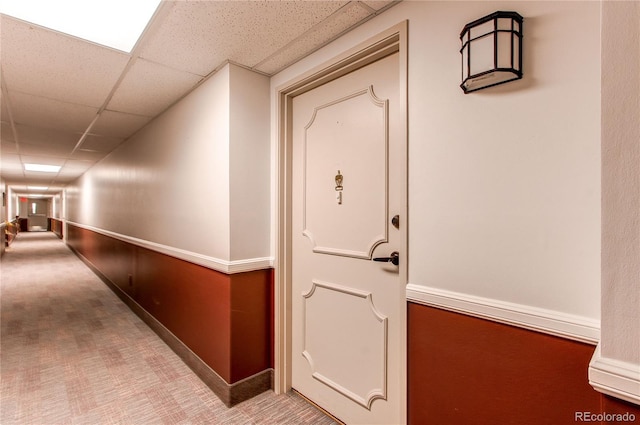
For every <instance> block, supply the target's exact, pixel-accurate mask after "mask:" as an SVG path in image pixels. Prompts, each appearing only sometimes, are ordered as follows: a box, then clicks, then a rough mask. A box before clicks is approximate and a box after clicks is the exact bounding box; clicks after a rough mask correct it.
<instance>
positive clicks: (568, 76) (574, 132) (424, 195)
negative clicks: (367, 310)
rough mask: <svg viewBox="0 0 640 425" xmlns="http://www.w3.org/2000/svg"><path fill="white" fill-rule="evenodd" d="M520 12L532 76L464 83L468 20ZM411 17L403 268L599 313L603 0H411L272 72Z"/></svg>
mask: <svg viewBox="0 0 640 425" xmlns="http://www.w3.org/2000/svg"><path fill="white" fill-rule="evenodd" d="M496 10H514V11H517V12H519V13H520V14H521V15H523V16H524V19H525V21H524V47H523V50H524V65H523V69H524V75H525V77H524V79H523V80H521V81H518V82H513V83H510V84H507V85H504V86H502V87H495V88H492V89H488V90H485V91H480V92H477V93H474V94H468V95H465V94H463V92H462V90H461V89H460V88H459V84H460V75H461V72H460V62H461V59H460V54H459V49H460V40H459V34H460V31H461V29H462V27H463V26H464V25H465V24H466V23H468V22H471V21H473V20H475V19H477V18H480V17H482V16H484V15H487V14H489V13H492V12H494V11H496ZM403 20H408V21H409V54H408V56H409V59H408V60H409V68H408V72H409V75H408V85H409V127H408V128H409V213H410V215H409V224H408V225H409V240H410V244H409V259H408V261H409V281H410V283H412V284H414V285H421V286H424V287H430V288H436V289H439V290H440V289H441V290H446V291H451V292H454V293H461V294H465V295H469V296H474V297H482V298H487V299H491V300H496V301H497V302H506V303H511V304H515V305H520V306H525V307H532V308H535V309H544V310H547V311H555V312H558V313H559V314H561V315H562V314H569V315H573V316H579V317H584V318H586V319H587V320H593V321H597V320H598V319H599V318H600V279H599V277H600V38H599V37H600V34H599V28H600V9H599V4H598V3H597V2H501V3H499V4H496V3H489V2H413V1H409V2H403V3H401V4H399V5H397V6H395V7H393V8H392V9H390V10H388V11H387V12H385V13H384V14H382V15H380V16H378V17H376V18H375V19H373V20H371V21H369V22H367V23H366V24H364V25H362V26H360V27H358V28H357V29H355V30H354V31H352V32H350V33H349V34H346V35H345V36H344V37H342V38H341V39H340V40H338V41H337V42H334V43H332V44H330V45H328V46H326V47H325V48H323V49H322V50H320V51H318V52H316V53H315V54H313V55H311V56H309V57H307V58H305V59H304V60H302V61H300V62H298V63H297V64H295V65H293V66H291V67H290V68H288V69H287V70H285V71H283V72H281V73H280V74H278V75H276V76H275V77H273V78H272V84H271V86H272V140H273V141H274V142H273V143H274V144H275V143H276V142H275V141H276V140H277V137H276V129H277V126H276V123H277V121H276V119H277V117H276V110H277V108H276V106H275V105H276V98H275V96H274V93H275V90H276V89H277V87H279V86H281V85H283V84H285V83H286V82H287V81H290V80H292V79H294V78H295V77H296V76H298V75H301V74H303V73H305V72H306V71H308V70H310V69H312V68H313V67H315V66H318V65H320V64H322V63H324V62H326V61H328V60H330V59H331V58H333V57H335V56H336V55H339V54H340V53H342V52H344V51H346V50H348V49H350V48H352V47H354V46H356V45H358V44H360V43H362V42H364V41H365V40H366V39H367V38H369V37H371V36H373V35H375V34H377V33H379V32H381V31H383V30H385V29H387V28H389V27H391V26H393V25H395V24H397V23H399V22H401V21H403ZM274 149H275V147H274Z"/></svg>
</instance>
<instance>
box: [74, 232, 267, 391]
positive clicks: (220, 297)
mask: <svg viewBox="0 0 640 425" xmlns="http://www.w3.org/2000/svg"><path fill="white" fill-rule="evenodd" d="M67 243H68V245H69V246H70V247H71V248H72V249H74V250H75V251H76V252H78V253H79V254H81V255H82V256H83V257H84V258H85V259H86V260H88V261H89V262H90V263H91V265H92V266H93V267H94V268H95V269H97V270H98V271H99V272H100V274H102V275H103V277H106V278H107V279H108V280H109V281H110V282H111V283H112V284H113V285H115V286H117V287H118V288H119V289H120V290H122V291H123V292H124V293H126V294H127V295H128V296H129V297H130V298H131V299H133V300H134V301H135V302H136V303H137V304H139V305H140V306H141V307H142V308H143V309H144V310H145V311H146V312H147V313H149V314H150V315H151V316H153V318H155V319H156V320H158V321H159V322H160V323H161V324H162V325H163V326H164V327H166V328H167V329H168V330H169V331H171V333H173V334H174V335H175V336H176V337H177V338H178V339H179V340H180V341H181V342H182V343H183V344H184V345H186V346H187V347H188V348H189V349H190V350H191V351H193V352H194V353H195V354H196V355H197V356H198V357H199V358H200V359H201V360H202V361H204V363H206V364H207V365H208V366H209V367H210V368H211V369H213V370H214V371H215V372H216V373H217V374H218V375H219V376H220V377H221V378H222V379H224V380H225V381H226V383H227V384H234V383H236V382H238V381H240V380H243V379H245V378H248V377H250V376H252V375H255V374H258V373H260V372H264V371H265V370H269V369H271V368H273V360H272V359H273V355H272V353H273V329H272V326H273V324H272V316H273V311H272V310H273V279H272V271H271V269H268V270H259V271H252V272H246V273H237V274H231V275H227V274H224V273H220V272H217V271H215V270H212V269H209V268H206V267H202V266H199V265H196V264H192V263H189V262H187V261H183V260H180V259H177V258H174V257H171V256H168V255H165V254H161V253H158V252H155V251H152V250H149V249H146V248H142V247H139V246H136V245H132V244H129V243H126V242H123V241H121V240H118V239H115V238H112V237H109V236H105V235H102V234H100V233H97V232H93V231H90V230H87V229H83V228H80V227H77V226H73V225H68V226H67Z"/></svg>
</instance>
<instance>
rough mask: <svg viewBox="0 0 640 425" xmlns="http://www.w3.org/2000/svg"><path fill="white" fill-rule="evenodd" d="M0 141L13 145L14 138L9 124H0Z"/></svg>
mask: <svg viewBox="0 0 640 425" xmlns="http://www.w3.org/2000/svg"><path fill="white" fill-rule="evenodd" d="M0 139H1V140H2V141H3V142H7V143H8V142H11V143H15V140H16V139H15V137H13V128H12V127H11V124H9V123H8V122H3V123H2V124H1V127H0Z"/></svg>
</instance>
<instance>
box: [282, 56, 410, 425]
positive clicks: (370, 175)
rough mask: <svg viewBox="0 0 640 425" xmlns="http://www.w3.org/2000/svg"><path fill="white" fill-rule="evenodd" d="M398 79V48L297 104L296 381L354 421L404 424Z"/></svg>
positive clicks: (402, 160) (402, 159)
mask: <svg viewBox="0 0 640 425" xmlns="http://www.w3.org/2000/svg"><path fill="white" fill-rule="evenodd" d="M399 81H400V80H399V54H398V53H395V54H393V55H391V56H387V57H385V58H382V59H380V60H378V61H376V62H374V63H372V64H369V65H367V66H366V67H364V68H360V69H359V70H356V71H354V72H351V73H349V74H347V75H345V76H342V77H340V78H339V79H337V80H333V81H330V82H328V83H326V84H324V85H321V86H319V87H317V88H315V89H313V90H311V91H309V92H306V93H304V94H301V95H299V96H297V97H295V98H294V99H293V112H292V113H293V121H292V122H293V124H292V125H293V133H292V134H293V148H292V152H293V156H292V159H293V168H292V180H293V181H292V226H293V227H292V229H293V230H292V283H291V284H292V350H293V351H292V380H291V382H292V387H293V388H294V389H295V390H297V391H299V392H300V393H302V394H303V395H304V396H306V397H307V398H309V399H311V400H312V401H313V402H315V403H316V404H318V405H319V406H321V407H322V408H324V409H325V410H327V411H328V412H330V413H331V414H333V415H334V416H335V417H337V418H338V419H340V420H342V421H344V422H346V423H348V424H396V423H401V422H404V421H405V419H404V412H405V409H404V405H405V403H406V400H405V395H404V394H405V393H404V387H405V382H406V379H405V360H404V358H405V353H406V348H405V344H406V341H405V326H406V301H405V299H406V298H405V284H406V282H405V281H403V280H406V277H405V276H406V273H405V272H404V270H406V264H405V263H406V261H405V262H404V263H403V261H404V260H405V259H406V251H405V249H406V248H405V246H406V197H405V193H406V162H407V158H406V155H407V153H406V152H407V151H406V140H404V136H403V134H404V132H403V131H402V126H403V125H404V123H403V122H402V114H401V107H400V104H399V102H400V100H399V99H400V96H399ZM396 215H397V216H398V221H396V220H393V218H394V216H396ZM392 222H393V223H392ZM396 224H397V226H396ZM394 252H396V253H397V255H398V259H399V264H398V265H395V264H393V263H392V262H380V261H373V259H374V258H378V259H380V258H385V257H388V258H389V259H391V258H392V253H394Z"/></svg>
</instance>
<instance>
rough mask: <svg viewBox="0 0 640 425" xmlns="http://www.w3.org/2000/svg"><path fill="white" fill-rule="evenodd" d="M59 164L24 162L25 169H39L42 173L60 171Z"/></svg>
mask: <svg viewBox="0 0 640 425" xmlns="http://www.w3.org/2000/svg"><path fill="white" fill-rule="evenodd" d="M60 168H61V167H60V166H59V165H47V164H24V169H25V170H26V171H41V172H43V173H57V172H58V171H60Z"/></svg>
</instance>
